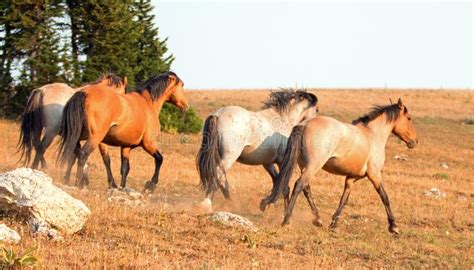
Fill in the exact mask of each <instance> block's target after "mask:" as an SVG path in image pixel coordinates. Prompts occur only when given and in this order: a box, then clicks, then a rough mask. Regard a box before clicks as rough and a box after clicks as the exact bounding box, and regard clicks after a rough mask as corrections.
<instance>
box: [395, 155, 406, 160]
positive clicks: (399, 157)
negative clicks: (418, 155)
mask: <svg viewBox="0 0 474 270" xmlns="http://www.w3.org/2000/svg"><path fill="white" fill-rule="evenodd" d="M394 158H395V159H396V160H401V161H407V160H408V158H407V157H405V156H399V155H396V156H395V157H394Z"/></svg>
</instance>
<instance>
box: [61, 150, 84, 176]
mask: <svg viewBox="0 0 474 270" xmlns="http://www.w3.org/2000/svg"><path fill="white" fill-rule="evenodd" d="M79 151H81V144H80V143H79V142H77V144H76V148H74V152H73V153H74V156H73V157H72V158H71V159H70V160H68V161H67V167H66V173H65V174H64V179H63V181H64V184H67V185H68V184H69V179H70V178H71V171H72V166H74V163H76V159H78V158H79Z"/></svg>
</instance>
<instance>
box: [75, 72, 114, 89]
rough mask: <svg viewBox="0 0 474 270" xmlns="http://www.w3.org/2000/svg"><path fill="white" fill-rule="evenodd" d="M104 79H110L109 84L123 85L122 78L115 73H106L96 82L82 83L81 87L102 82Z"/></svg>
mask: <svg viewBox="0 0 474 270" xmlns="http://www.w3.org/2000/svg"><path fill="white" fill-rule="evenodd" d="M103 80H108V82H109V83H108V86H115V87H120V86H121V85H122V78H120V77H119V76H117V75H115V74H114V73H106V74H102V76H100V78H99V79H97V80H96V81H94V82H90V83H85V84H83V85H81V86H80V88H82V87H85V86H88V85H95V84H98V83H101V82H102V81H103Z"/></svg>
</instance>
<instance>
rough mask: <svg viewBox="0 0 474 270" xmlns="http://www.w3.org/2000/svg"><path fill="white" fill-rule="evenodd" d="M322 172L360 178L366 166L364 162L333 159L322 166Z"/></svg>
mask: <svg viewBox="0 0 474 270" xmlns="http://www.w3.org/2000/svg"><path fill="white" fill-rule="evenodd" d="M323 170H325V171H327V172H330V173H333V174H338V175H346V176H357V177H362V176H364V175H365V172H366V166H365V162H359V161H350V160H347V159H340V158H334V157H333V158H330V159H329V160H328V161H327V162H326V164H324V166H323Z"/></svg>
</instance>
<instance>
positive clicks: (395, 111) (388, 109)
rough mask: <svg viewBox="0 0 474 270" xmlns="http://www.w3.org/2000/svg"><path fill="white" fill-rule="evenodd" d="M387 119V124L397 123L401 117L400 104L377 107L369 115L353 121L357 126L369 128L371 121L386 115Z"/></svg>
mask: <svg viewBox="0 0 474 270" xmlns="http://www.w3.org/2000/svg"><path fill="white" fill-rule="evenodd" d="M404 108H405V113H406V112H407V108H406V107H404ZM384 113H385V115H386V117H387V122H389V123H390V122H393V121H397V119H398V118H399V117H400V107H399V105H398V104H396V103H395V104H390V105H386V106H381V105H375V106H373V107H372V111H370V112H369V113H367V114H365V115H363V116H361V117H359V118H357V119H355V120H353V121H352V124H353V125H357V124H359V123H362V124H363V125H364V126H367V125H368V124H369V123H370V121H372V120H374V119H375V118H377V117H379V116H380V115H382V114H384Z"/></svg>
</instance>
